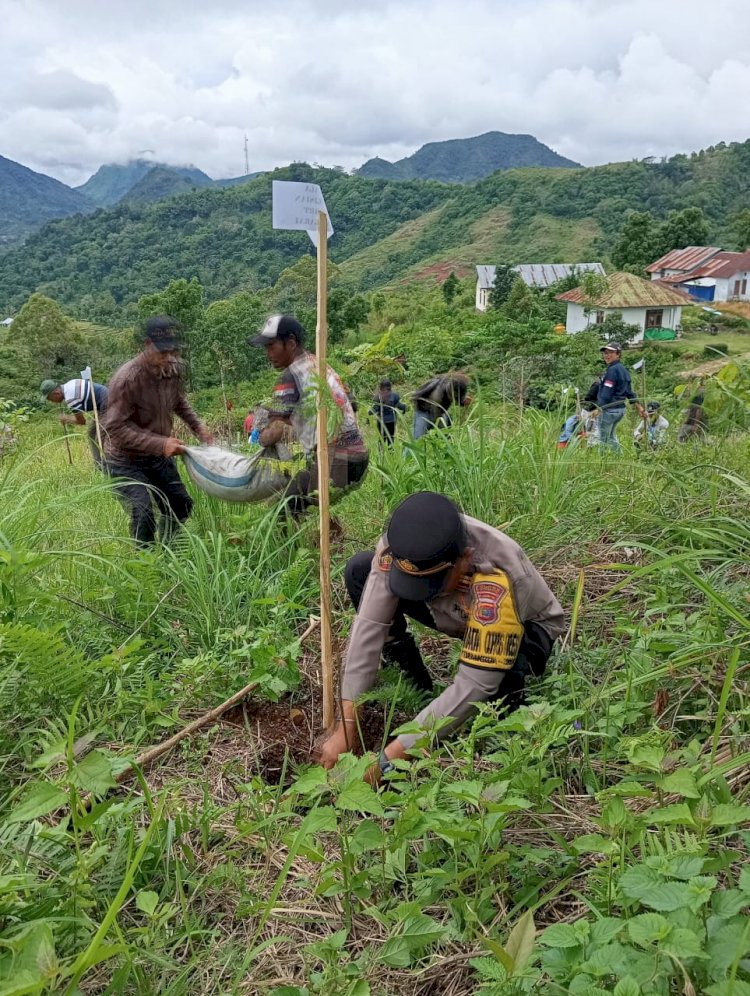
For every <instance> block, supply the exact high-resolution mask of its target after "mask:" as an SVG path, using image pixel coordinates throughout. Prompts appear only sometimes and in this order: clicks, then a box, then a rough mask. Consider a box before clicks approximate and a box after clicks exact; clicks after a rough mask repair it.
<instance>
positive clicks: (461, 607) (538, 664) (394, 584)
mask: <svg viewBox="0 0 750 996" xmlns="http://www.w3.org/2000/svg"><path fill="white" fill-rule="evenodd" d="M345 579H346V586H347V590H348V592H349V596H350V598H351V600H352V602H353V603H354V606H355V608H356V609H357V615H356V618H355V620H354V624H353V626H352V631H351V636H350V639H349V646H348V648H347V653H346V659H345V662H344V673H343V677H342V686H341V697H342V704H341V709H342V712H341V716H340V717H339V719H338V721H337V723H336V726H335V727H334V729H333V732H332V733H331V734H330V736H329V737H328V739H327V740H326V741H325V743H324V744H323V747H322V749H321V756H320V760H321V763H322V764H323V765H324V766H325V767H327V768H330V767H332V766H333V765H334V764H335V763H336V759H337V758H338V756H339V754H341V753H343V752H345V751H347V750H349V749H350V745H351V744H352V743H353V742H354V740H355V736H356V715H357V706H356V702H357V699H358V698H359V697H360V696H361V695H362V694H363V693H364V692H366V691H367V690H368V689H369V688H371V686H372V685H373V683H374V681H375V677H376V674H377V671H378V668H379V666H380V658H381V654H382V655H383V656H384V657H385V659H386V661H388V662H389V663H393V664H395V665H397V666H399V667H400V668H401V669H402V670H403V671H404V673H405V674H406V675H407V677H409V678H410V679H411V680H412V681H413V683H414V684H415V685H416V686H417V687H418V688H421V689H423V690H425V691H431V690H432V679H431V677H430V675H429V672H428V671H427V668H426V667H425V665H424V663H423V661H422V658H421V655H420V653H419V649H418V647H417V645H416V643H415V641H414V638H413V637H412V635H411V633H410V632H409V630H408V628H407V623H406V616H409V617H410V618H412V619H416V620H417V621H418V622H420V623H422V624H423V625H425V626H429V627H431V628H432V629H436V630H438V631H439V632H441V633H447V634H448V635H449V636H455V637H460V638H461V639H462V640H463V649H462V651H461V656H460V659H459V665H458V671H457V673H456V676H455V679H454V681H453V684H452V685H450V686H449V687H448V688H446V689H445V691H444V692H442V693H441V694H440V695H439V696H438V697H437V698H436V699H433V701H432V702H430V703H429V704H428V705H427V706H426V707H425V708H424V709H423V710H422V711H421V712H420V713H419V715H418V716H417V722H418V723H420V725H421V726H423V727H429V726H430V724H431V722H432V721H434V720H436V719H442V718H444V717H450V719H451V721H450V722H449V723H447V724H444V725H442V726H441V727H440V730H439V731H438V736H439V737H444V736H445V735H446V733H449V732H451V731H452V730H454V729H456V728H457V727H458V726H460V725H461V724H462V723H463V722H464V720H465V719H467V717H469V716H470V715H471V714H472V712H473V709H474V705H475V704H476V703H478V702H485V701H498V700H502V701H503V704H505V705H506V706H507V707H509V708H514V707H516V706H518V705H520V704H521V703H522V701H523V686H524V681H525V677H526V674H533V675H541V674H543V673H544V668H545V666H546V663H547V660H548V658H549V656H550V654H551V653H552V646H553V644H554V641H555V639H556V638H557V637H558V636H560V635H561V634H562V633H563V631H564V629H565V624H564V618H563V610H562V608H561V607H560V604H559V602H558V601H557V599H556V598H555V596H554V595H553V594H552V592H551V591H550V589H549V588H548V587H547V584H546V582H545V581H544V579H543V578H542V577H541V575H540V574H539V573H538V572H537V571H536V569H535V568H534V566H533V565H532V564H531V562H530V561H529V559H528V557H527V556H526V554H525V553H524V552H523V550H522V549H521V547H520V546H518V544H517V543H515V542H514V541H513V540H512V539H511V538H510V537H509V536H506V535H505V534H504V533H501V532H500V530H498V529H494V528H493V527H492V526H488V525H486V524H485V523H484V522H480V521H478V520H477V519H472V518H470V517H469V516H467V515H461V514H460V512H459V511H458V509H457V508H456V506H455V505H454V504H453V502H451V501H450V500H449V499H448V498H445V497H444V496H443V495H439V494H435V493H434V492H431V491H422V492H419V493H417V494H413V495H410V496H409V497H408V498H406V499H405V500H404V501H402V502H401V504H400V505H399V506H398V507H397V508H396V509H395V511H394V512H393V515H392V516H391V520H390V522H389V523H388V526H387V529H386V533H385V534H384V535H383V536H382V537H381V538H380V541H379V542H378V545H377V548H376V550H375V553H374V554H372V553H358V554H356V555H355V556H354V557H352V558H351V560H349V562H348V563H347V565H346V574H345ZM419 739H420V737H419V736H418V735H417V734H408V735H406V734H402V735H401V736H399V737H398V738H397V739H395V740H393V741H392V742H391V743H390V744H388V746H387V747H386V749H385V750H384V751H383V752H382V753H381V755H380V770H381V772H383V773H385V772H387V771H389V770H390V768H391V767H392V762H393V760H394V759H396V758H403V757H405V756H406V753H407V751H408V750H409V749H410V748H411V747H413V746H414V744H415V743H416V742H417V740H419Z"/></svg>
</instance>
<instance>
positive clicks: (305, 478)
mask: <svg viewBox="0 0 750 996" xmlns="http://www.w3.org/2000/svg"><path fill="white" fill-rule="evenodd" d="M369 462H370V458H369V456H368V455H367V454H366V453H363V454H362V458H361V459H360V460H346V459H339V458H336V457H334V459H333V460H332V461H331V473H330V482H331V487H334V488H337V489H338V490H340V491H346V490H347V489H349V488H353V487H354V485H355V484H359V483H360V482H361V481H362V479H363V478H364V476H365V474H366V473H367V467H368V465H369ZM317 490H318V461H317V459H315V460H313V461H312V463H311V464H309V466H307V467H305V468H304V470H301V471H300V472H299V473H298V474H297V475H296V476H295V477H293V478H292V480H291V481H290V482H289V486H288V487H287V489H286V491H285V492H284V494H285V496H286V500H287V508H288V509H289V511H290V512H291V514H292V515H294V516H295V517H296V516H300V515H302V514H303V513H304V512H305V511H306V510H307V509H308V508H310V507H311V506H312V505H317V503H318V500H317V494H316V492H317Z"/></svg>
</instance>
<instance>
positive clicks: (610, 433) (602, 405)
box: [596, 342, 644, 453]
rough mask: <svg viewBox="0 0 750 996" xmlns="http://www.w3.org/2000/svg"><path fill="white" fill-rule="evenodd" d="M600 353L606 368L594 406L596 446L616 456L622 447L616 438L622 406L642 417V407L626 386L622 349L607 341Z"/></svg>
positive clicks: (617, 344) (626, 375)
mask: <svg viewBox="0 0 750 996" xmlns="http://www.w3.org/2000/svg"><path fill="white" fill-rule="evenodd" d="M601 354H602V358H603V360H604V362H605V363H606V364H607V368H606V370H605V371H604V373H603V374H602V375H601V377H600V378H599V389H598V391H597V394H596V404H597V407H598V408H599V412H600V414H599V446H600V447H601V448H602V449H603V450H606V449H611V450H614V451H615V453H620V452H621V450H622V448H621V446H620V441H619V439H618V438H617V433H616V431H615V430H616V429H617V424H618V422H619V421H620V420H621V419H622V417H623V416H624V414H625V403H626V402H631V403H634V404H635V405H636V407H637V408H638V413H639V414H640V415H641V417H643V414H644V411H643V406H642V405H640V404H639V403H638V399H637V397H636V395H635V392H634V391H633V388H632V385H631V383H630V372H629V371H628V369H627V367H625V366H623V364H622V363H620V356H621V355H622V346H621V345H620V344H619V343H618V342H608V343H607V344H606V346H602V348H601Z"/></svg>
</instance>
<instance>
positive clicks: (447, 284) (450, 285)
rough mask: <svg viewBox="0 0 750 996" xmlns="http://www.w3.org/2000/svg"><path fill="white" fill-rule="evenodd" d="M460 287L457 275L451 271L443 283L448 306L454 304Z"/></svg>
mask: <svg viewBox="0 0 750 996" xmlns="http://www.w3.org/2000/svg"><path fill="white" fill-rule="evenodd" d="M459 287H460V281H459V279H458V277H457V276H456V274H455V273H454V272H453V270H451V272H450V273H449V274H448V276H447V277H446V278H445V280H444V281H443V287H442V291H443V297H444V299H445V303H446V304H452V303H453V298H454V297H455V296H456V294H457V293H458V288H459Z"/></svg>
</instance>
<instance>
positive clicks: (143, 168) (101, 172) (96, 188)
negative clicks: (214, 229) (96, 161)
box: [76, 159, 213, 207]
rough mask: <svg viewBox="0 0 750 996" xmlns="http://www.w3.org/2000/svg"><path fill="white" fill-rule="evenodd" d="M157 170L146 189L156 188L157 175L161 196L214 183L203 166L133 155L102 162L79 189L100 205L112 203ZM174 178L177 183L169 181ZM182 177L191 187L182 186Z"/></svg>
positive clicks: (141, 198)
mask: <svg viewBox="0 0 750 996" xmlns="http://www.w3.org/2000/svg"><path fill="white" fill-rule="evenodd" d="M154 170H157V171H158V172H157V174H156V177H155V178H154V177H152V182H151V183H149V184H147V185H146V190H149V189H151V190H153V189H154V187H155V186H157V184H154V183H153V180H154V179H159V186H160V189H161V190H162V191H163V192H162V195H161V196H171V195H172V194H175V193H183V192H184V190H185V189H194V188H195V187H205V186H210V185H211V184H212V183H213V180H212V179H211V177H210V176H208V175H207V174H206V173H204V172H203V170H200V169H196V168H195V167H194V166H167V165H165V164H164V163H154V162H151V161H150V160H148V159H132V160H131V161H130V162H127V163H109V164H107V165H106V166H100V167H99V169H98V170H97V171H96V173H94V175H93V176H90V177H89V178H88V180H87V181H86V182H85V183H82V184H81V186H80V187H77V188H76V189H77V190H79V191H80V192H81V193H82V194H85V195H86V197H88V199H89V200H90V201H93V203H94V204H95V205H96V206H97V207H110V206H111V205H113V204H116V203H117V202H118V201H120V200H122V198H123V197H125V196H126V195H127V194H128V193H130V192H131V191H132V190H133V189H134V188H137V187H138V186H139V185H140V184H141V182H142V181H144V180H145V179H146V178H147V177H148V175H149V174H150V173H153V171H154ZM170 180H171V181H172V182H173V184H175V185H174V186H169V185H167V183H168V181H170ZM179 180H183V181H188V187H187V188H182V189H179V187H178V186H177V184H178V182H179ZM134 199H135V200H156V199H157V198H156V197H136V198H134Z"/></svg>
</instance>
